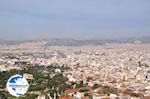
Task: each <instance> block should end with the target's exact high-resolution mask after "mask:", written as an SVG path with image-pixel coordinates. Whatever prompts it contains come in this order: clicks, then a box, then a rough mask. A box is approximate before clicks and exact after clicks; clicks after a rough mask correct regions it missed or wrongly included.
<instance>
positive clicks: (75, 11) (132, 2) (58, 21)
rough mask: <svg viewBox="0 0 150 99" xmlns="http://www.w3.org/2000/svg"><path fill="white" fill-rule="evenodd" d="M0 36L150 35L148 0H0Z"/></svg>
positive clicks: (15, 38) (15, 37)
mask: <svg viewBox="0 0 150 99" xmlns="http://www.w3.org/2000/svg"><path fill="white" fill-rule="evenodd" d="M0 23H1V24H0V35H1V36H0V39H7V40H27V39H39V38H81V39H86V38H87V39H89V38H90V39H91V38H92V39H93V38H94V39H95V38H98V39H99V38H103V39H105V38H124V37H141V36H147V35H150V34H149V32H150V28H149V27H150V1H149V0H61V1H59V0H42V1H41V0H0Z"/></svg>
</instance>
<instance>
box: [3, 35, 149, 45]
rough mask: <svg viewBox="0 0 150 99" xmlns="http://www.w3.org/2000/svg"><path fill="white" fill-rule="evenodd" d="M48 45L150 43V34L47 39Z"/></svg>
mask: <svg viewBox="0 0 150 99" xmlns="http://www.w3.org/2000/svg"><path fill="white" fill-rule="evenodd" d="M40 41H42V40H26V41H15V40H0V45H18V44H22V43H27V42H28V43H30V42H31V43H32V42H40ZM44 41H46V42H47V45H48V46H52V45H56V46H82V45H103V44H106V43H136V42H138V43H150V36H145V37H140V38H126V39H104V40H102V39H96V40H94V39H90V40H77V39H47V40H44Z"/></svg>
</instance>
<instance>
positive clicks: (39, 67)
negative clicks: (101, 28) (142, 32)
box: [0, 41, 150, 99]
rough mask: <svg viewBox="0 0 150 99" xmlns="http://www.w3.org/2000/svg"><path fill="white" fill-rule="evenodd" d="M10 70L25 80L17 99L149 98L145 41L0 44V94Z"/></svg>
mask: <svg viewBox="0 0 150 99" xmlns="http://www.w3.org/2000/svg"><path fill="white" fill-rule="evenodd" d="M14 74H21V75H23V77H24V78H26V79H27V80H28V82H29V84H30V86H29V89H28V92H27V93H26V94H25V95H24V96H22V97H18V98H17V99H150V97H149V96H150V44H140V43H136V44H129V43H126V44H104V45H85V46H48V45H46V42H45V41H40V42H26V43H22V44H17V45H4V44H3V45H0V99H16V98H15V97H13V96H11V95H10V94H9V93H8V91H7V88H6V82H7V80H8V79H9V77H10V76H12V75H14Z"/></svg>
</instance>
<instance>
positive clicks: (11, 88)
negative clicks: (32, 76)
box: [6, 74, 29, 97]
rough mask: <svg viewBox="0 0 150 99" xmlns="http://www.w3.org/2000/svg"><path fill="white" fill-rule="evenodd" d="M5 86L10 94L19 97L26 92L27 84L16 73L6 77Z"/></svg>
mask: <svg viewBox="0 0 150 99" xmlns="http://www.w3.org/2000/svg"><path fill="white" fill-rule="evenodd" d="M6 87H7V90H8V92H9V93H10V94H11V95H13V96H15V97H20V96H23V95H24V94H25V93H26V92H27V90H28V88H29V84H28V82H27V80H26V79H25V78H23V77H22V76H21V75H19V74H16V75H13V76H11V77H10V78H9V79H8V81H7V85H6Z"/></svg>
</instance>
